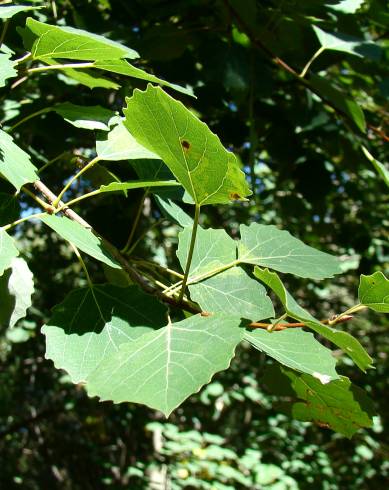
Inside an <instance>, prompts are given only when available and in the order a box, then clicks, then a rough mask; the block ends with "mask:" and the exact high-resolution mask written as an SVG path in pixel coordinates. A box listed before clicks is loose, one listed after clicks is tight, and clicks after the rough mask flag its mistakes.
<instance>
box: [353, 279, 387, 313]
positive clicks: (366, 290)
mask: <svg viewBox="0 0 389 490" xmlns="http://www.w3.org/2000/svg"><path fill="white" fill-rule="evenodd" d="M358 297H359V301H360V302H361V304H363V305H365V306H368V307H369V308H371V309H372V310H375V311H379V312H380V313H389V279H387V278H386V277H385V276H384V274H383V273H382V272H381V271H377V272H374V274H372V275H371V276H365V275H364V274H362V275H361V279H360V283H359V288H358Z"/></svg>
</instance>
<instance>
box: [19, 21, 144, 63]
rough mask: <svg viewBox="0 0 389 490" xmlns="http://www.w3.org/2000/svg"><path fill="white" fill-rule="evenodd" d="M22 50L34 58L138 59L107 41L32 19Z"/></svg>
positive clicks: (118, 44)
mask: <svg viewBox="0 0 389 490" xmlns="http://www.w3.org/2000/svg"><path fill="white" fill-rule="evenodd" d="M22 35H23V41H24V44H25V48H26V49H27V50H29V51H31V54H32V56H33V58H34V59H39V60H42V61H45V60H46V58H49V59H72V60H83V61H85V60H90V61H97V60H112V59H120V58H130V59H134V58H138V57H139V55H138V53H137V52H136V51H134V50H133V49H130V48H127V47H126V46H123V45H122V44H120V43H118V42H115V41H111V40H110V39H108V38H106V37H104V36H100V35H97V34H92V33H90V32H87V31H83V30H81V29H74V28H73V27H59V26H53V25H49V24H44V23H43V22H38V21H37V20H34V19H32V18H28V19H27V21H26V28H25V30H24V32H23V33H22Z"/></svg>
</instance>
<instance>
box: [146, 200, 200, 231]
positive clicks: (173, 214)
mask: <svg viewBox="0 0 389 490" xmlns="http://www.w3.org/2000/svg"><path fill="white" fill-rule="evenodd" d="M155 200H156V201H157V204H158V206H159V208H160V210H161V211H162V213H163V215H164V216H165V217H166V218H167V219H170V220H171V221H173V222H175V223H177V224H178V225H180V226H182V227H183V228H185V227H186V226H188V227H191V226H193V219H192V218H191V217H190V216H189V214H187V213H185V211H183V210H182V209H181V208H180V206H178V205H177V204H176V203H175V202H173V201H172V200H171V199H165V198H163V197H161V196H155Z"/></svg>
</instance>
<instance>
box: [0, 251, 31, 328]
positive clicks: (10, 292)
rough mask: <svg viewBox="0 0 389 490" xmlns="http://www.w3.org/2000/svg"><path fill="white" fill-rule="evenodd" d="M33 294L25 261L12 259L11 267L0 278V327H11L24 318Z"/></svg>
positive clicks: (29, 272)
mask: <svg viewBox="0 0 389 490" xmlns="http://www.w3.org/2000/svg"><path fill="white" fill-rule="evenodd" d="M33 292H34V281H33V275H32V272H31V271H30V269H29V268H28V265H27V264H26V261H25V260H24V259H21V258H13V259H12V261H11V266H10V268H9V269H7V270H6V271H5V273H4V274H3V275H2V276H1V277H0V298H1V301H0V325H1V326H3V327H13V326H14V325H15V323H16V322H17V321H18V320H20V319H21V318H23V317H25V316H26V311H27V309H28V308H29V307H30V306H31V296H32V294H33Z"/></svg>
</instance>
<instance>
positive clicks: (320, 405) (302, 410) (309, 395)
mask: <svg viewBox="0 0 389 490" xmlns="http://www.w3.org/2000/svg"><path fill="white" fill-rule="evenodd" d="M282 371H283V373H284V374H285V375H286V376H288V378H289V379H290V381H291V385H292V388H293V390H294V391H295V392H296V395H297V396H298V398H300V399H301V400H303V401H301V402H297V403H294V404H293V405H292V407H291V413H292V415H293V417H295V418H296V419H298V420H304V421H312V422H315V423H316V424H320V425H324V426H328V427H330V428H331V429H333V430H335V431H337V432H340V433H341V434H343V435H345V436H346V437H349V438H350V437H351V436H352V435H353V434H355V432H357V431H358V430H359V429H361V428H364V427H367V428H369V427H371V426H372V424H373V421H372V416H373V415H374V414H375V412H374V408H373V403H372V401H371V400H370V398H369V397H368V396H367V395H366V393H365V392H364V391H363V390H361V389H360V388H358V386H355V385H352V384H351V381H350V380H349V379H348V378H346V377H343V376H341V378H340V379H337V380H335V381H332V382H331V383H328V384H326V385H323V384H322V383H320V381H318V380H317V379H315V378H313V377H312V376H309V375H307V374H297V373H294V372H293V371H289V370H286V369H282Z"/></svg>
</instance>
